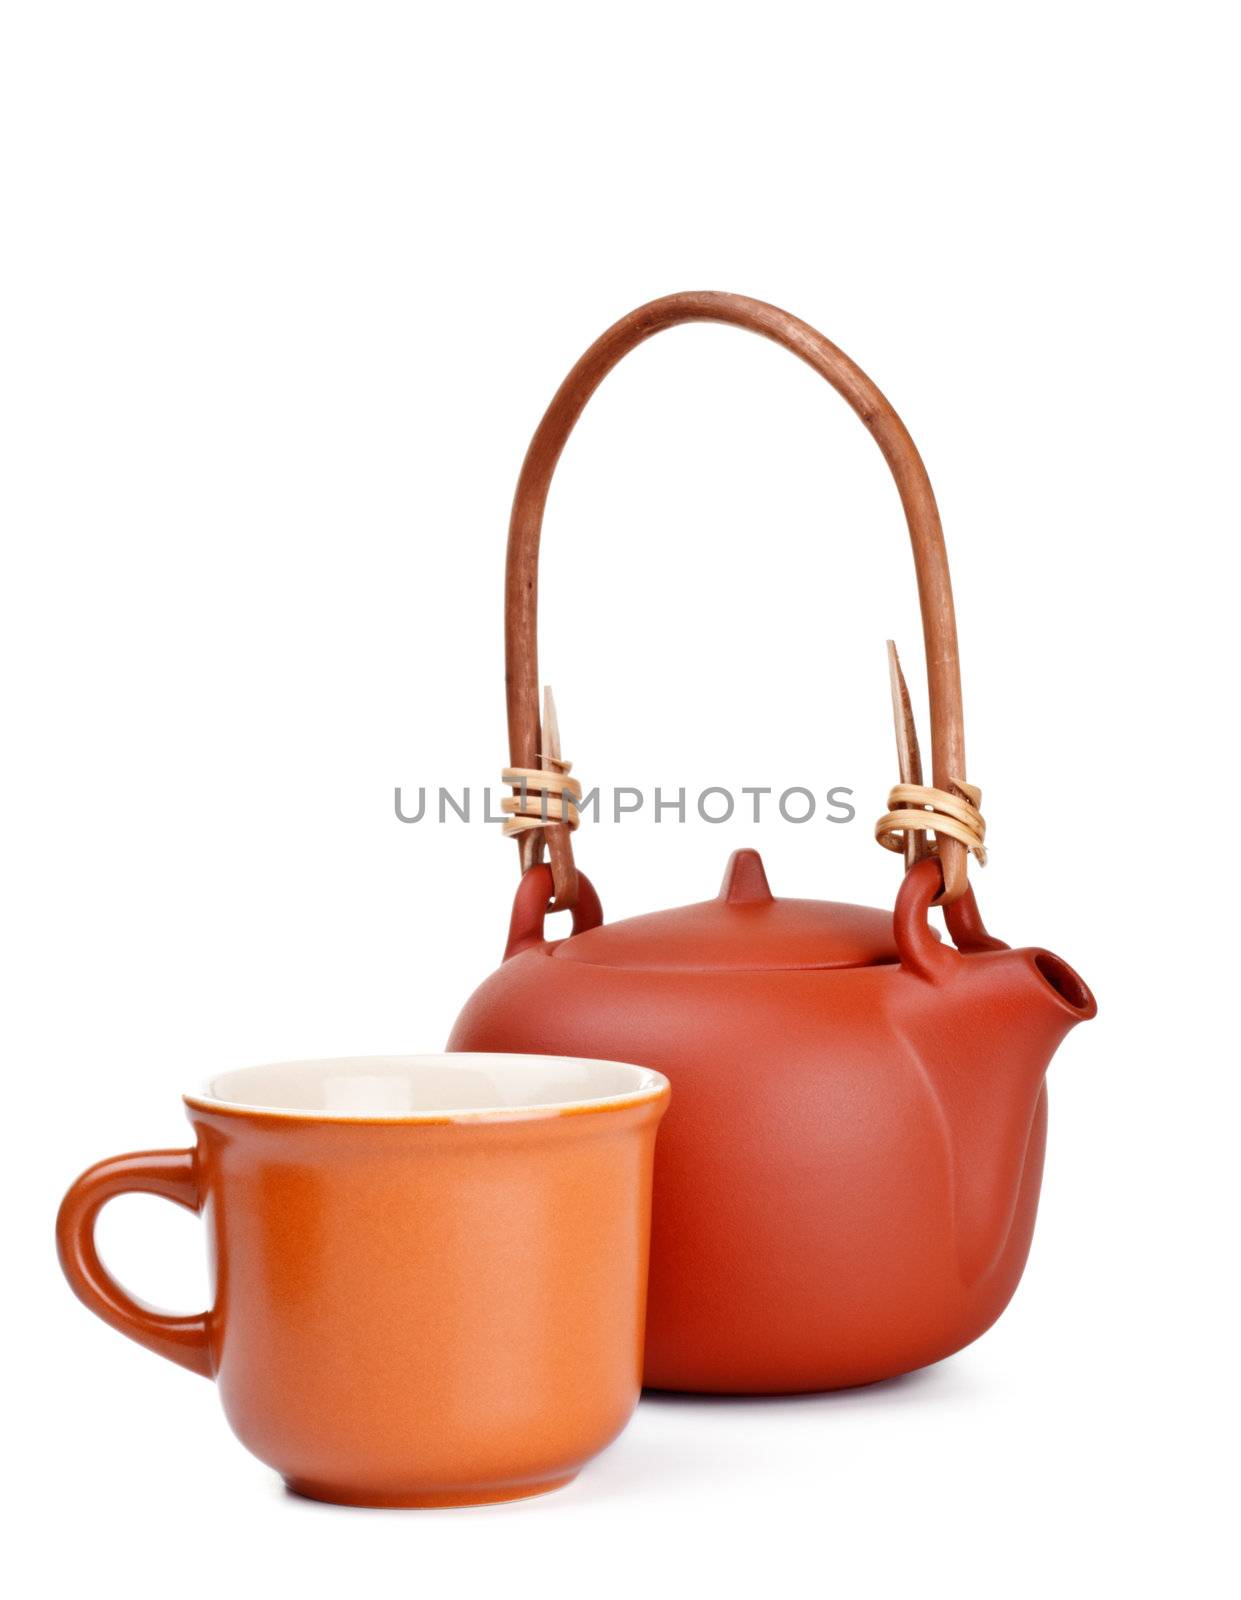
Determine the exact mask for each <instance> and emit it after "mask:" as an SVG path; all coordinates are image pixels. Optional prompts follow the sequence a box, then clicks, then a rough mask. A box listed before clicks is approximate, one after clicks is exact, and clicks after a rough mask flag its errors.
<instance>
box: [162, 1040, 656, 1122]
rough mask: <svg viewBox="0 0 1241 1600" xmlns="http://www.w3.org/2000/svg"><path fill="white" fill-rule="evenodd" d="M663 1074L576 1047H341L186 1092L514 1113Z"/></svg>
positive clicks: (609, 1095) (228, 1098)
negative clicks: (424, 1051)
mask: <svg viewBox="0 0 1241 1600" xmlns="http://www.w3.org/2000/svg"><path fill="white" fill-rule="evenodd" d="M666 1085H667V1079H666V1078H664V1077H663V1075H662V1074H661V1073H658V1072H654V1071H652V1070H651V1069H650V1068H649V1067H635V1066H630V1065H628V1064H626V1063H624V1062H620V1061H590V1060H587V1059H585V1058H581V1057H575V1056H524V1055H480V1054H472V1053H470V1052H465V1051H463V1052H459V1053H454V1054H448V1055H434V1056H343V1057H341V1058H339V1059H337V1060H331V1061H281V1062H277V1063H275V1064H274V1065H272V1066H265V1067H241V1068H239V1069H238V1070H237V1071H234V1072H223V1073H221V1074H219V1076H218V1077H215V1078H213V1079H212V1080H211V1081H210V1082H209V1083H208V1084H207V1086H206V1088H205V1090H203V1091H202V1092H201V1093H197V1094H188V1095H186V1099H187V1100H188V1101H190V1102H191V1104H195V1105H201V1106H205V1107H207V1108H210V1107H211V1106H213V1105H216V1106H225V1107H229V1108H232V1109H236V1110H246V1111H268V1112H275V1113H280V1114H283V1115H286V1116H303V1117H343V1118H367V1119H373V1118H380V1119H384V1118H391V1119H405V1118H414V1119H416V1118H418V1117H433V1118H440V1117H455V1116H487V1115H492V1116H511V1115H513V1114H514V1113H515V1112H522V1111H526V1112H531V1113H534V1112H539V1111H550V1110H560V1109H567V1108H572V1107H574V1106H589V1105H597V1104H600V1103H603V1102H608V1103H611V1102H614V1101H629V1100H641V1099H646V1098H649V1097H651V1096H653V1095H656V1094H658V1093H660V1091H661V1090H662V1089H663V1088H665V1087H666Z"/></svg>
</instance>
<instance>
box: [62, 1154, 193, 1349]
mask: <svg viewBox="0 0 1241 1600" xmlns="http://www.w3.org/2000/svg"><path fill="white" fill-rule="evenodd" d="M118 1194H157V1195H161V1196H162V1197H163V1198H164V1199H165V1200H174V1201H175V1202H176V1203H177V1205H179V1206H184V1207H185V1208H186V1210H187V1211H193V1212H195V1213H197V1211H198V1209H199V1205H200V1201H199V1194H198V1178H197V1175H196V1173H195V1153H194V1151H193V1150H142V1151H139V1152H137V1153H136V1154H134V1155H126V1156H110V1157H109V1158H108V1160H106V1161H99V1162H96V1164H95V1165H94V1166H93V1167H89V1168H88V1169H87V1170H86V1171H85V1172H84V1173H83V1174H82V1176H81V1177H80V1178H79V1179H78V1180H77V1182H76V1183H74V1184H73V1185H72V1187H71V1188H70V1190H69V1192H68V1194H67V1195H66V1196H65V1198H64V1199H63V1200H62V1201H61V1203H60V1211H59V1213H58V1215H57V1218H56V1249H57V1252H58V1254H59V1256H60V1266H61V1271H62V1272H63V1273H64V1275H65V1277H66V1278H67V1279H68V1280H69V1287H70V1288H71V1289H72V1290H73V1292H74V1294H76V1295H77V1297H78V1299H79V1300H80V1301H81V1302H82V1304H83V1305H84V1306H86V1307H87V1308H88V1309H89V1310H91V1311H93V1312H94V1313H95V1315H96V1316H97V1317H102V1319H103V1320H104V1321H105V1322H106V1323H107V1324H108V1325H109V1327H113V1328H116V1329H117V1331H118V1332H120V1333H123V1334H125V1335H126V1336H127V1337H128V1338H130V1339H135V1340H137V1342H138V1343H139V1344H141V1345H145V1346H146V1348H147V1349H148V1350H154V1351H155V1353H156V1355H160V1356H166V1357H167V1358H168V1360H169V1361H175V1362H176V1363H177V1364H178V1366H182V1367H188V1368H189V1369H190V1371H191V1372H197V1373H201V1375H202V1376H203V1377H204V1378H211V1377H214V1376H215V1374H214V1371H213V1369H212V1363H211V1347H210V1343H209V1341H208V1335H207V1314H206V1313H205V1312H204V1313H202V1315H200V1316H193V1317H174V1316H172V1315H170V1314H169V1313H167V1312H164V1311H156V1310H155V1309H154V1307H152V1306H148V1305H144V1304H143V1303H142V1301H140V1300H136V1299H134V1297H133V1296H132V1295H129V1294H127V1293H126V1292H125V1290H124V1289H122V1288H121V1286H120V1284H119V1283H117V1281H116V1279H115V1278H114V1277H113V1276H112V1274H111V1273H110V1272H109V1271H108V1269H107V1268H106V1267H105V1266H104V1264H103V1262H102V1261H101V1260H100V1258H99V1251H98V1250H97V1249H96V1247H95V1222H96V1219H97V1218H98V1216H99V1213H100V1212H101V1211H102V1210H103V1208H104V1206H105V1205H107V1203H108V1201H109V1200H112V1199H114V1198H115V1197H116V1196H117V1195H118Z"/></svg>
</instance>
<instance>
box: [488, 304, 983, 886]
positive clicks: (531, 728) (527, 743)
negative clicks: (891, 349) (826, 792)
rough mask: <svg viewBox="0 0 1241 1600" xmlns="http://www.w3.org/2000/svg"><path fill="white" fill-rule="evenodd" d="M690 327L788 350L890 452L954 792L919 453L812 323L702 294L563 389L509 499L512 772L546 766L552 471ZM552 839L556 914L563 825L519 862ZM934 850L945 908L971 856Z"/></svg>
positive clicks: (931, 539) (933, 545) (562, 872)
mask: <svg viewBox="0 0 1241 1600" xmlns="http://www.w3.org/2000/svg"><path fill="white" fill-rule="evenodd" d="M684 322H723V323H731V324H733V325H734V326H736V327H739V328H745V329H748V330H749V331H750V332H751V333H757V334H761V335H762V336H763V337H764V338H767V339H771V340H774V342H775V343H776V344H780V345H783V346H784V348H785V349H786V350H790V351H791V352H792V353H793V354H794V355H795V356H798V357H800V358H801V360H803V361H804V362H806V364H807V365H808V366H810V367H813V369H814V370H815V371H816V372H817V373H818V374H819V375H820V377H822V378H825V379H826V380H827V382H828V383H830V384H831V385H832V387H833V388H834V389H835V390H836V391H837V392H838V393H839V394H841V395H843V397H844V398H845V400H847V401H848V403H849V405H850V406H852V408H853V410H854V411H855V412H856V413H857V414H858V416H859V417H860V418H861V419H862V421H863V422H864V423H865V424H866V426H867V428H868V429H869V430H870V432H871V434H872V435H873V437H874V439H875V441H876V443H877V444H878V445H879V448H880V450H881V451H882V452H883V456H884V459H885V460H886V461H887V463H888V467H889V469H890V470H891V473H892V476H893V478H894V479H895V480H896V488H897V492H898V494H899V495H900V499H901V505H902V507H903V508H904V512H905V520H906V522H907V523H908V525H909V537H910V541H911V543H912V545H913V557H914V567H915V569H916V572H917V579H918V598H919V603H920V606H921V611H922V627H923V633H924V635H925V641H926V667H927V683H928V687H929V691H930V702H931V752H932V768H933V775H934V781H935V784H936V786H937V787H938V788H940V789H943V790H948V791H951V790H952V789H953V786H954V784H955V783H956V782H957V780H959V779H961V778H963V777H964V774H965V770H966V768H965V732H964V722H963V717H962V710H961V673H960V666H959V663H958V658H957V631H956V620H955V616H954V612H953V605H952V581H951V578H950V576H949V572H948V556H947V552H946V550H945V548H944V535H943V529H942V527H941V525H940V520H939V511H938V509H937V507H936V504H935V495H934V493H933V491H932V489H931V483H930V479H929V478H928V477H927V472H926V468H925V467H924V466H923V464H922V458H921V456H920V455H919V454H918V450H917V446H916V445H915V444H914V442H913V440H912V439H911V438H910V436H909V433H908V430H907V429H906V427H905V425H904V423H903V422H902V421H901V419H900V418H899V417H898V416H897V414H896V412H895V411H894V410H893V409H892V407H891V405H890V404H889V403H888V401H887V400H886V399H885V398H884V396H883V395H882V394H881V393H880V391H879V390H878V389H877V388H876V387H875V385H874V384H873V383H872V382H871V380H870V379H869V378H868V377H867V376H866V374H865V373H864V372H863V371H862V370H861V368H860V367H858V366H856V365H855V364H854V363H853V362H852V361H851V360H850V359H849V357H848V356H847V355H845V354H844V352H843V351H842V350H839V349H837V347H836V346H835V345H834V344H832V343H831V341H830V340H828V339H825V338H824V336H823V335H822V334H821V333H819V332H817V331H816V330H815V329H814V328H812V327H810V325H809V324H808V323H805V322H802V321H801V320H800V318H798V317H794V316H791V315H790V314H789V313H788V312H787V311H781V310H780V309H779V308H778V307H776V306H772V305H767V304H766V303H764V302H763V301H761V300H751V299H748V298H747V297H746V296H744V295H737V294H721V293H716V292H712V291H705V290H702V291H691V292H688V293H684V294H673V295H667V296H666V297H665V298H663V299H661V300H652V301H651V302H650V303H649V304H647V305H644V306H639V307H638V309H637V310H636V311H631V312H630V313H629V315H628V316H625V317H622V318H621V319H620V321H619V322H617V323H614V324H613V325H612V327H610V328H609V329H608V330H607V332H606V333H604V334H603V335H602V336H601V337H600V338H599V339H597V340H596V341H595V343H594V344H592V345H591V347H590V349H589V350H587V351H586V353H585V355H583V356H582V358H581V359H580V360H579V361H578V363H577V365H576V366H575V367H574V368H573V370H572V371H571V372H570V373H569V375H568V377H567V378H566V379H565V380H564V382H563V383H562V384H561V386H560V388H559V389H558V390H557V391H556V394H555V396H554V398H553V399H552V402H551V405H550V406H548V408H547V411H546V413H545V414H544V416H543V420H542V421H541V422H540V423H539V426H538V428H537V429H536V430H535V434H534V437H533V439H532V440H531V441H530V448H529V450H528V451H527V452H526V458H525V461H524V463H523V465H522V469H521V476H520V477H519V478H518V481H517V491H516V494H515V495H514V498H513V511H512V518H511V520H510V523H509V536H508V560H507V568H506V578H505V618H504V625H505V626H504V649H505V664H506V681H507V693H508V730H509V751H510V757H511V761H512V765H513V767H514V768H527V769H536V770H537V769H538V767H539V762H540V754H541V752H540V743H541V739H540V722H539V665H538V566H539V536H540V533H541V531H542V526H543V512H544V508H545V506H546V504H547V494H548V490H549V488H550V486H551V480H552V474H553V473H554V472H555V470H556V464H557V462H558V461H559V459H560V455H561V452H562V451H563V449H564V447H565V443H566V441H567V440H568V437H569V434H570V433H571V432H572V431H573V427H574V424H575V423H576V422H577V419H578V418H579V417H580V416H581V414H582V411H583V410H584V408H585V406H586V402H587V401H588V400H589V399H590V397H591V395H592V394H593V393H594V392H595V390H596V389H597V388H598V387H599V385H600V383H602V381H603V379H604V378H605V377H606V376H607V374H608V373H609V372H610V371H611V370H612V368H613V367H614V366H615V365H616V364H617V362H618V361H620V360H621V358H622V357H623V356H625V355H627V354H628V353H629V351H630V350H632V349H634V348H635V346H637V345H639V344H641V343H642V342H643V341H644V340H646V339H649V338H651V336H652V335H653V334H656V333H659V332H661V331H662V330H663V329H664V328H672V327H676V326H678V325H679V324H680V323H684ZM545 835H546V842H547V846H548V849H549V852H550V855H551V863H552V875H553V880H554V884H555V905H556V907H557V908H558V909H561V910H567V909H571V908H572V907H574V906H575V905H576V904H577V903H578V897H579V895H580V893H581V888H580V882H579V878H578V874H577V870H576V868H575V866H574V863H573V847H572V843H571V840H570V836H569V835H570V830H569V828H568V826H566V825H565V824H564V823H556V822H552V823H550V824H548V825H547V826H546V827H541V828H536V829H531V830H529V831H527V832H525V833H522V834H520V835H519V836H518V845H519V847H520V849H521V852H522V855H521V860H522V865H523V867H529V866H531V865H533V864H535V863H536V862H538V861H539V860H540V859H541V857H542V849H543V842H544V836H545ZM938 849H939V853H940V860H941V862H942V865H943V875H944V876H943V881H944V890H943V894H942V896H941V903H942V904H948V903H949V902H951V901H953V900H956V899H958V898H959V897H960V896H961V895H962V894H963V893H964V892H965V890H966V886H967V878H966V864H967V852H966V848H965V846H964V845H963V844H962V843H960V842H959V841H958V840H956V839H953V838H949V837H941V838H940V839H939V843H938Z"/></svg>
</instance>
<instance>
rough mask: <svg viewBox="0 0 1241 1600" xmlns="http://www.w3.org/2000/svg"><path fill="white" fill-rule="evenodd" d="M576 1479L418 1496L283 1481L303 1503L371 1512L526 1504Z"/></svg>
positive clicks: (571, 1474) (568, 1475) (568, 1476)
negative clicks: (514, 1503) (322, 1502)
mask: <svg viewBox="0 0 1241 1600" xmlns="http://www.w3.org/2000/svg"><path fill="white" fill-rule="evenodd" d="M576 1477H577V1473H576V1472H567V1473H565V1475H564V1476H563V1477H561V1478H540V1479H537V1480H536V1481H535V1482H533V1483H507V1484H502V1485H500V1486H498V1487H494V1488H483V1487H481V1486H480V1487H479V1488H477V1489H432V1490H426V1491H424V1492H422V1493H419V1494H402V1493H399V1492H398V1493H396V1494H383V1493H380V1492H377V1491H375V1490H358V1489H348V1488H344V1487H337V1486H336V1485H335V1484H331V1483H311V1482H309V1481H308V1480H307V1479H305V1478H286V1479H285V1480H284V1482H285V1487H286V1488H287V1489H288V1491H289V1493H290V1494H296V1495H301V1497H302V1499H304V1500H323V1501H326V1502H327V1503H328V1504H329V1505H334V1506H366V1507H370V1508H372V1509H375V1510H390V1511H400V1510H415V1509H419V1510H424V1511H434V1510H449V1509H452V1508H454V1507H457V1506H494V1505H499V1504H501V1503H502V1502H503V1501H505V1500H529V1499H530V1498H532V1497H533V1496H534V1495H537V1494H551V1492H552V1491H553V1490H554V1489H563V1488H564V1487H565V1485H566V1484H568V1483H572V1482H573V1480H574V1478H576Z"/></svg>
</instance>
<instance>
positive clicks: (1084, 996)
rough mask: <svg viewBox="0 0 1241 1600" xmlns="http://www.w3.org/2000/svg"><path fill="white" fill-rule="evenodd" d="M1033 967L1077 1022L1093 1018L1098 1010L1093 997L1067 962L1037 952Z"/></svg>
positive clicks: (1045, 952) (1041, 951)
mask: <svg viewBox="0 0 1241 1600" xmlns="http://www.w3.org/2000/svg"><path fill="white" fill-rule="evenodd" d="M1034 965H1035V967H1036V968H1037V969H1038V973H1039V976H1040V977H1041V978H1042V979H1043V981H1044V983H1046V984H1047V985H1048V986H1049V987H1050V988H1051V989H1053V990H1054V991H1055V992H1056V994H1057V995H1058V996H1059V997H1060V999H1061V1000H1063V1002H1064V1003H1065V1005H1067V1006H1068V1007H1069V1009H1070V1010H1071V1011H1072V1013H1073V1015H1074V1016H1075V1017H1076V1018H1077V1019H1078V1020H1079V1021H1081V1022H1085V1021H1087V1020H1088V1019H1089V1018H1091V1017H1093V1016H1094V1014H1095V1012H1096V1011H1097V1010H1098V1006H1097V1005H1096V1004H1095V997H1094V995H1092V994H1091V992H1090V990H1089V989H1088V988H1087V987H1086V985H1085V983H1083V982H1082V980H1081V979H1080V978H1079V977H1078V976H1077V974H1076V972H1074V971H1073V968H1072V967H1071V966H1069V964H1068V962H1067V961H1061V959H1060V957H1059V956H1053V955H1052V953H1051V951H1050V950H1038V951H1036V952H1035V955H1034Z"/></svg>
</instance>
